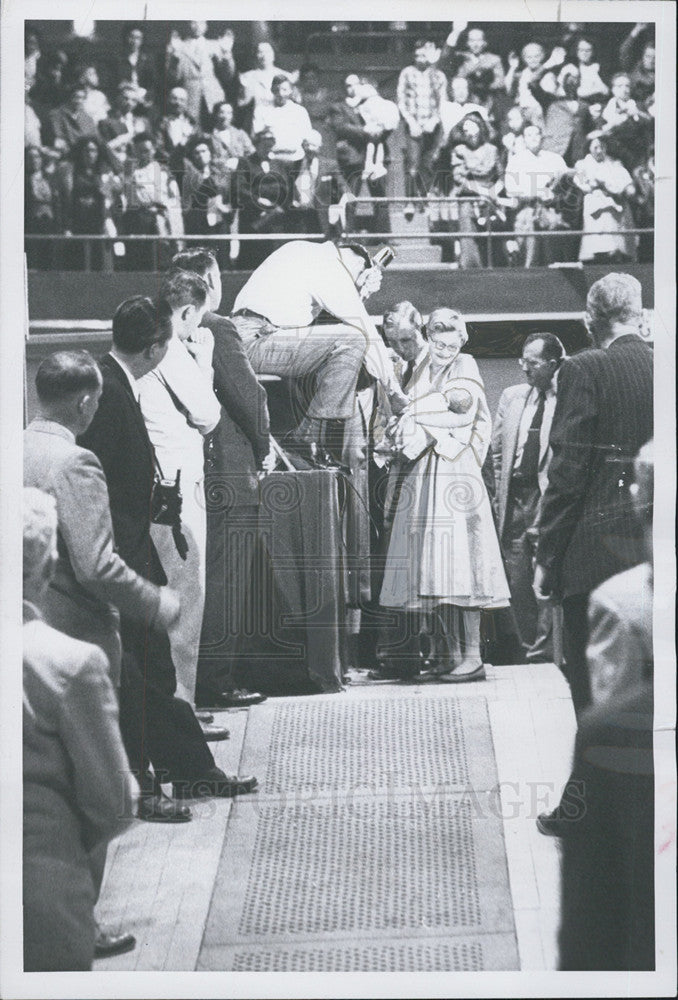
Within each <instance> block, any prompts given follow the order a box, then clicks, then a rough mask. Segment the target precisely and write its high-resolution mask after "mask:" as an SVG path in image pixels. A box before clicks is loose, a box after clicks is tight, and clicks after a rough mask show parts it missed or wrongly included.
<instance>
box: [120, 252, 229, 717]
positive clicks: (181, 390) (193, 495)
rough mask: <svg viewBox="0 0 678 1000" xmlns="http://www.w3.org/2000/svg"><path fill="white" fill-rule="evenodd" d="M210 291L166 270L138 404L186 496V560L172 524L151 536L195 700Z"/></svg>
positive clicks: (183, 684)
mask: <svg viewBox="0 0 678 1000" xmlns="http://www.w3.org/2000/svg"><path fill="white" fill-rule="evenodd" d="M207 297H208V288H207V285H206V283H205V282H204V281H203V279H202V278H200V277H199V276H198V275H197V274H193V273H192V272H188V271H181V270H179V269H178V268H177V269H173V270H171V271H169V272H168V274H166V275H165V277H164V279H163V281H162V284H161V287H160V293H159V309H160V310H163V309H165V308H168V309H169V311H170V312H171V316H172V337H171V339H170V342H169V347H168V349H167V354H166V355H165V357H164V358H163V360H162V361H161V363H160V364H159V365H158V367H157V368H155V369H154V370H153V371H152V372H149V373H148V374H147V375H144V376H143V378H141V379H140V380H139V382H138V388H139V402H140V404H141V412H142V413H143V417H144V421H145V423H146V429H147V430H148V435H149V437H150V439H151V442H152V444H153V447H154V449H155V454H156V459H157V462H158V465H159V469H160V470H162V473H161V474H162V476H163V478H165V479H169V480H172V481H174V480H175V479H176V477H177V475H178V474H180V485H181V493H182V497H183V501H182V510H181V524H182V532H183V534H184V537H185V539H186V541H187V543H188V552H187V553H186V554H185V558H182V556H181V554H180V553H179V552H178V550H177V546H176V544H175V540H174V537H173V534H172V529H171V528H169V527H168V526H166V525H161V524H153V525H152V526H151V534H152V537H153V542H154V544H155V546H156V548H157V550H158V555H159V556H160V561H161V563H162V568H163V569H164V571H165V575H166V576H167V579H168V582H169V585H170V586H171V587H173V588H174V589H176V590H177V591H178V592H179V595H180V598H181V606H182V613H181V617H180V619H179V621H178V622H177V623H176V624H175V625H174V626H172V627H171V628H170V629H168V635H169V638H170V645H171V649H172V660H173V662H174V664H175V667H176V672H177V697H179V698H183V699H184V700H185V701H188V702H189V703H190V704H191V705H195V681H196V673H197V667H198V648H199V644H200V629H201V627H202V615H203V608H204V603H205V539H206V530H207V524H206V512H205V493H204V457H203V437H204V435H206V434H209V433H210V432H211V431H213V430H214V428H215V427H216V425H217V424H218V423H219V419H220V417H221V408H220V405H219V400H218V399H217V397H216V396H215V394H214V392H213V390H212V378H213V372H212V352H213V350H214V337H213V335H212V333H211V332H210V331H209V330H207V329H203V328H202V327H200V322H201V320H202V317H203V314H204V313H205V310H206V308H207Z"/></svg>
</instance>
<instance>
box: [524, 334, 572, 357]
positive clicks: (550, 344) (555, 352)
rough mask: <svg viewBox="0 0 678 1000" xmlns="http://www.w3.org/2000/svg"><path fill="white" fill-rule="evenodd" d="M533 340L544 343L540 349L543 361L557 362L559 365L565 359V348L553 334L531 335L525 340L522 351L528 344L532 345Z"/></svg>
mask: <svg viewBox="0 0 678 1000" xmlns="http://www.w3.org/2000/svg"><path fill="white" fill-rule="evenodd" d="M535 340H542V341H543V342H544V343H543V345H542V349H541V356H542V358H543V359H544V361H557V362H558V364H560V362H561V361H562V360H563V358H564V357H565V348H564V347H563V342H562V341H561V339H560V337H556V335H555V333H531V334H530V335H529V337H526V338H525V343H524V344H523V350H524V349H525V348H526V347H527V345H528V344H532V343H534V341H535Z"/></svg>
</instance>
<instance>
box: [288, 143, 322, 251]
mask: <svg viewBox="0 0 678 1000" xmlns="http://www.w3.org/2000/svg"><path fill="white" fill-rule="evenodd" d="M302 146H303V149H304V158H303V160H302V161H301V164H300V166H299V170H298V172H297V175H296V177H295V178H294V192H293V195H292V205H291V207H290V209H289V212H288V217H289V226H290V230H291V231H292V232H295V233H319V232H322V231H323V224H322V222H321V218H320V208H321V205H320V203H319V195H318V181H319V175H320V159H319V156H318V153H319V152H320V149H321V146H322V136H321V135H320V133H319V132H317V131H316V130H315V129H312V130H311V134H310V135H309V137H308V138H307V139H304V141H303V143H302ZM322 207H324V206H322Z"/></svg>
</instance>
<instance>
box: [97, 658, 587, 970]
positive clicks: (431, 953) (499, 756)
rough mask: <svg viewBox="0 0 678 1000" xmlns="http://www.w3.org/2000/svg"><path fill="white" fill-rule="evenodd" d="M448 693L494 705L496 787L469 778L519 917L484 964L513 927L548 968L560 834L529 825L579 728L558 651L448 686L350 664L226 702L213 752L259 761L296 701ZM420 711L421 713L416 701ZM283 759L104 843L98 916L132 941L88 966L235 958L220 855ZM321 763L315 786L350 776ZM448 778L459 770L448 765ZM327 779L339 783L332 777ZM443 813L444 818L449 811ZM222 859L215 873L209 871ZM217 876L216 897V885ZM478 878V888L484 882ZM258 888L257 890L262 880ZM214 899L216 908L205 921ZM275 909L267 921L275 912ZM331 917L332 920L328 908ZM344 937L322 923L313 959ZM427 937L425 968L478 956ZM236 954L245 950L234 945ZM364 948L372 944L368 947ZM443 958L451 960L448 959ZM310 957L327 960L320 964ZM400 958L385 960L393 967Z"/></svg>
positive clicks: (334, 950)
mask: <svg viewBox="0 0 678 1000" xmlns="http://www.w3.org/2000/svg"><path fill="white" fill-rule="evenodd" d="M451 697H452V698H453V699H456V698H458V699H460V701H461V700H462V699H474V702H473V704H471V703H468V705H467V706H466V707H464V706H461V704H460V709H462V711H461V712H460V717H461V718H464V719H469V718H472V716H473V715H474V713H476V714H477V711H478V707H477V706H478V705H479V704H482V703H483V702H486V705H483V711H484V712H486V715H487V716H488V717H489V732H490V734H491V742H492V744H493V746H494V757H495V763H496V772H495V771H494V767H493V768H492V769H491V771H489V772H486V773H488V774H489V775H490V776H491V781H490V784H492V786H493V788H492V789H491V790H489V791H488V789H489V785H488V784H487V781H483V780H482V776H480V775H479V771H478V767H480V766H481V765H475V766H476V770H475V771H474V775H473V776H472V784H476V785H480V786H482V788H483V792H482V794H483V795H484V796H485V799H484V801H485V802H487V803H489V807H490V810H491V811H492V813H493V814H494V817H495V819H494V822H495V823H496V822H500V823H501V827H500V828H501V829H502V830H503V837H504V841H505V851H506V862H507V864H508V876H509V887H510V897H511V908H512V914H513V926H514V930H513V929H512V931H511V935H507V934H506V933H505V932H504V934H503V936H502V935H501V934H500V935H499V937H497V936H496V935H495V939H496V942H495V943H497V948H495V950H494V956H495V958H494V959H493V960H492V967H494V968H497V964H498V965H499V967H500V968H501V967H502V962H505V963H506V964H505V965H504V966H503V967H504V968H511V967H513V968H515V967H516V965H515V964H514V962H515V958H513V959H512V958H511V950H512V949H511V947H509V948H508V950H507V948H506V942H508V941H509V938H510V939H511V940H513V941H514V944H513V946H512V947H513V951H514V955H515V942H516V941H517V955H518V961H519V967H520V968H521V969H523V970H535V971H536V970H550V969H555V968H556V966H557V948H556V935H557V928H558V907H559V857H558V845H557V841H554V840H552V839H549V838H545V837H542V836H541V835H540V834H539V833H538V832H537V830H536V827H535V824H534V818H535V817H536V815H537V813H539V812H541V811H543V810H544V809H549V808H552V807H553V806H554V805H555V804H556V802H557V801H558V798H559V795H560V791H561V788H562V785H563V784H564V782H565V780H566V778H567V775H568V772H569V764H570V756H571V751H572V742H573V737H574V714H573V712H572V708H571V703H570V699H569V692H568V689H567V685H566V684H565V682H564V680H563V678H562V676H561V674H560V672H559V671H558V670H557V669H556V668H555V667H554V666H553V665H550V664H540V665H528V666H513V667H488V680H487V681H486V682H483V683H477V684H469V685H461V686H455V687H454V688H453V689H452V688H451V687H450V686H449V685H445V684H429V683H421V684H407V685H405V684H391V683H388V682H378V683H364V682H363V680H362V678H361V676H360V675H357V676H356V677H355V678H354V683H352V684H351V685H350V686H349V687H348V689H347V690H346V691H345V692H343V693H340V694H334V695H322V696H315V697H310V698H289V699H276V700H275V702H274V703H273V702H270V701H269V702H267V703H265V704H264V705H261V706H255V707H253V708H251V709H249V710H245V711H232V712H228V713H224V715H223V716H219V717H218V718H219V721H224V722H226V724H227V725H228V727H229V729H230V730H231V739H230V740H229V741H227V742H224V743H219V744H214V745H213V748H214V750H215V756H216V758H217V762H218V763H219V764H220V766H222V767H223V768H224V769H225V770H227V771H234V770H237V769H238V768H239V767H241V766H242V767H244V766H246V765H247V764H248V763H249V764H251V763H253V762H255V761H256V760H257V757H258V756H259V757H260V759H261V762H262V767H263V761H264V758H265V754H264V749H265V747H266V746H267V745H268V743H269V741H270V739H271V728H272V726H273V728H275V727H274V725H273V723H272V722H271V718H272V715H277V716H279V717H282V716H285V717H287V718H293V717H294V715H296V713H297V712H299V713H300V715H305V716H307V717H309V718H310V717H311V715H313V716H317V715H318V713H319V712H320V714H323V709H322V706H323V703H326V705H327V711H328V712H329V713H330V714H332V713H333V711H334V710H333V708H332V706H334V705H336V706H339V705H342V704H346V706H347V708H349V707H351V708H353V707H354V708H355V710H356V711H355V712H353V714H354V715H355V716H356V718H357V717H360V718H363V719H367V718H368V717H369V716H370V715H371V714H374V713H375V712H376V713H377V715H378V716H379V718H380V719H384V718H386V717H391V716H390V714H389V711H388V702H389V701H390V700H391V699H394V700H396V701H399V702H404V704H403V705H402V706H400V705H399V706H396V705H393V710H394V711H395V710H396V708H398V709H403V710H404V709H406V708H407V706H408V705H412V704H417V702H416V699H421V705H422V707H424V705H425V706H426V711H427V712H429V713H430V714H431V716H432V720H433V717H435V718H437V717H438V716H439V715H440V713H441V712H442V711H443V710H444V706H445V705H449V703H450V699H451ZM438 703H439V704H438ZM283 708H284V712H283V713H282V715H281V713H280V712H279V711H275V712H272V709H275V710H279V709H283ZM385 708H386V711H385ZM469 711H470V712H471V716H469V714H468V713H469ZM418 712H419V714H421V709H418ZM309 713H311V715H309ZM334 714H336V713H334ZM375 717H376V716H375ZM393 717H395V716H393ZM372 738H374V736H373V737H372ZM404 738H405V737H404ZM309 739H310V740H311V742H312V734H309ZM321 742H322V741H321ZM324 742H325V743H326V740H325V741H324ZM243 753H244V759H243ZM481 757H482V755H481ZM241 760H242V764H241ZM300 768H301V770H300ZM294 769H296V770H295V772H294V773H295V774H297V776H299V775H301V776H302V777H303V775H304V774H305V773H306V772H305V771H304V770H303V761H300V760H298V759H297V760H295V762H294ZM294 769H293V770H294ZM481 769H482V767H481ZM285 773H288V774H291V773H292V772H291V771H286V768H285V767H283V768H282V769H280V768H278V769H275V768H273V770H270V771H269V774H268V778H267V775H266V774H264V773H259V774H258V776H259V778H260V781H261V783H262V793H261V795H260V797H259V798H257V796H252V797H247V798H244V799H242V800H239V801H238V802H237V804H236V807H235V810H234V808H233V803H232V802H230V801H229V800H221V801H215V800H208V801H206V802H203V803H195V804H193V806H192V808H193V814H194V818H193V821H192V822H191V823H187V824H182V825H177V826H171V825H153V824H144V823H140V822H139V823H135V824H134V826H133V827H132V828H131V829H129V830H128V831H127V832H126V833H125V834H124V835H123V836H121V837H120V838H118V839H117V840H116V841H115V842H114V843H113V844H112V845H111V848H110V851H109V857H108V864H107V870H106V875H105V879H104V885H103V888H102V895H101V899H100V903H99V909H98V916H99V919H100V920H101V922H103V923H106V924H110V925H111V926H112V927H113V928H114V929H121V928H124V929H125V930H126V931H131V932H133V933H134V934H135V935H136V936H137V939H138V946H137V948H136V949H135V951H133V952H130V953H128V954H127V955H121V956H118V957H115V958H111V959H107V960H102V961H98V962H96V963H95V969H96V970H97V971H103V970H111V971H112V970H120V971H122V970H130V971H131V970H138V971H142V970H157V971H160V970H174V971H179V970H186V971H188V970H194V969H200V968H202V969H212V970H214V969H218V968H226V967H229V966H228V965H227V964H221V965H220V958H219V955H220V954H221V955H223V963H227V962H232V961H234V960H235V959H236V957H237V956H236V955H235V951H234V949H233V948H231V949H230V950H229V949H228V948H226V947H221V946H219V945H218V938H219V929H220V925H221V923H220V922H223V923H227V922H228V918H230V916H231V914H230V912H229V901H228V895H227V893H228V878H224V866H226V871H227V869H228V865H229V863H231V861H232V863H233V865H237V863H238V854H237V850H236V847H235V845H237V843H238V839H239V834H241V833H242V830H241V829H240V828H241V827H242V826H243V820H242V818H239V817H242V816H243V815H245V814H246V811H247V809H250V810H251V809H254V810H255V811H259V812H260V813H263V811H264V807H265V805H266V802H267V801H269V800H270V798H271V794H272V793H273V792H274V791H275V783H276V781H278V780H279V778H280V777H281V775H282V776H284V774H285ZM455 773H456V772H455ZM323 774H324V778H323V780H324V781H329V782H330V784H329V785H328V787H327V788H326V789H325V791H324V792H322V794H321V797H322V796H323V795H324V796H325V797H328V796H329V795H330V794H331V793H332V792H333V791H337V792H339V791H340V790H341V789H340V786H342V787H343V784H345V781H344V779H343V777H341V778H340V777H339V776H338V774H337V772H336V771H334V770H333V769H332V768H331V767H330V768H326V769H325V770H324V771H323ZM424 777H425V776H424ZM497 779H498V780H497ZM450 780H456V779H455V778H454V775H452V778H451V779H450ZM267 781H268V784H267ZM333 782H334V785H335V787H334V788H332V787H331V785H332V783H333ZM424 783H425V782H424ZM401 791H402V790H401ZM269 805H270V802H269ZM436 815H439V817H440V818H439V822H440V831H439V836H440V838H441V843H442V841H443V838H444V837H445V836H446V835H447V832H448V829H447V826H446V825H445V826H444V825H443V821H444V815H443V813H436V811H433V812H430V814H429V816H430V821H431V822H436V819H435V817H436ZM324 819H325V822H326V823H327V822H330V823H331V818H330V819H329V820H328V817H327V816H325V817H324ZM445 822H446V823H448V822H449V819H448V820H447V821H445ZM264 826H265V825H264ZM243 829H244V827H243ZM270 829H271V830H274V829H276V827H275V826H273V827H271V828H270ZM260 830H263V832H260V837H261V836H264V837H265V836H268V835H272V834H267V832H266V829H264V827H262V826H261V824H260ZM231 844H233V845H234V847H233V849H231V846H230V845H231ZM266 846H267V845H266V844H265V843H263V844H262V845H260V847H261V849H262V850H264V851H265V850H266ZM220 863H221V874H220V877H219V879H217V872H218V869H219V865H220ZM242 880H243V879H242V873H241V872H239V871H237V870H236V869H235V868H234V879H233V883H234V895H237V893H236V892H235V889H236V883H239V882H242ZM383 881H384V879H383V878H382V879H381V882H383ZM215 887H217V892H218V898H214V894H215ZM382 888H383V887H382ZM490 889H491V887H490ZM483 891H487V886H486V887H485V888H484V890H483ZM501 891H502V890H501V888H500V887H499V886H498V887H497V900H496V901H495V902H499V896H500V893H501ZM262 892H265V888H264V887H262ZM503 892H504V893H505V892H506V890H505V889H504V890H503ZM281 899H282V897H281ZM488 903H489V904H490V906H489V910H492V905H491V904H492V899H491V891H490V895H489V896H488ZM235 905H236V904H235V900H234V906H235ZM328 906H329V900H328ZM210 911H211V912H212V918H211V925H210V927H209V929H208V915H209V914H210ZM219 914H221V916H219ZM233 919H235V918H233ZM267 919H268V918H267ZM215 921H216V923H215ZM272 923H273V924H275V920H273V921H272ZM340 925H341V921H340V920H339V922H338V926H340ZM328 926H331V921H330V924H329V925H328ZM497 926H498V925H497ZM215 927H216V937H215ZM500 929H501V928H500ZM486 930H487V931H488V933H489V932H490V931H491V930H492V928H491V927H490V926H489V925H488V927H487V928H486ZM206 931H207V932H208V933H207V934H206ZM504 931H505V928H504ZM490 937H491V935H490V936H489V937H488V938H487V939H486V941H487V942H488V943H491V942H490ZM345 938H346V934H345V932H342V931H341V930H339V929H338V930H337V931H336V934H334V932H332V931H330V932H329V933H328V934H325V935H324V936H323V940H322V942H320V943H318V944H317V947H316V948H315V950H316V951H317V952H318V955H317V956H316V957H315V958H313V961H317V962H320V963H322V962H327V961H329V960H330V959H328V958H327V956H328V955H331V956H332V955H333V956H334V958H331V960H332V961H336V962H340V961H346V960H349V959H346V957H345V956H346V955H347V954H348V952H347V951H346V948H344V949H343V951H342V947H343V946H342V940H344V943H345ZM215 942H216V946H215ZM367 944H369V942H367ZM367 944H366V947H367ZM424 944H425V942H420V943H419V946H418V945H417V942H415V941H414V940H413V941H412V947H411V949H410V952H411V955H412V956H414V957H412V958H411V961H412V962H415V963H417V962H418V963H419V967H422V964H421V963H424V964H423V967H424V968H426V967H427V965H426V963H427V962H430V963H431V965H430V967H431V969H434V968H445V967H450V968H453V967H456V968H469V969H473V968H477V967H478V966H477V965H474V964H473V963H474V962H477V960H478V959H477V954H476V952H475V951H474V948H477V943H474V942H471V941H466V940H465V939H464V938H459V939H458V941H457V944H456V945H454V947H455V948H456V949H457V950H456V951H455V950H454V948H452V946H451V945H450V943H449V942H448V941H446V940H445V939H443V938H440V939H439V942H438V945H437V946H430V941H429V942H428V950H426V949H425V948H424ZM206 946H207V947H206ZM371 947H372V951H371V952H370V951H369V949H368V950H366V951H364V954H363V956H362V958H361V959H360V960H362V961H370V960H371V959H370V958H369V956H370V955H374V961H375V963H377V964H376V966H375V971H377V968H380V969H384V968H389V962H392V963H395V962H397V961H402V960H403V959H402V953H401V957H400V959H399V958H398V953H397V952H396V951H394V950H393V948H392V947H391V946H389V947H390V950H389V947H387V948H385V949H384V947H382V946H381V945H378V943H377V942H372V944H371ZM220 948H221V950H220ZM417 948H418V949H419V950H417ZM422 948H424V950H423V951H422ZM441 948H442V949H443V950H442V951H441V950H440V949H441ZM380 949H381V950H380ZM436 949H437V950H436ZM239 954H240V955H242V952H240V953H239ZM247 955H248V958H247V960H248V961H249V962H250V966H249V967H250V968H252V967H256V964H257V961H258V960H259V958H260V959H261V961H262V962H265V963H268V964H267V965H263V966H261V967H265V968H270V969H274V968H280V969H283V968H287V967H288V966H287V965H285V964H284V963H285V962H294V961H297V959H295V958H294V956H292V957H291V958H290V953H289V951H288V952H286V953H285V955H284V956H283V957H281V952H280V948H279V944H278V945H275V944H274V945H272V946H270V947H268V949H263V948H261V947H260V955H259V956H257V954H256V953H252V950H251V948H250V949H249V951H248V953H247ZM365 955H367V956H368V957H367V958H365ZM349 958H350V956H349ZM303 959H304V961H308V953H307V952H304V956H303ZM355 961H358V959H357V958H356V959H355ZM215 963H216V964H215ZM271 963H273V964H271ZM276 963H278V964H276ZM280 963H283V964H282V965H281V964H280ZM446 963H450V964H449V965H448V966H446ZM230 967H231V968H232V967H233V966H232V965H231V966H230ZM293 967H294V966H291V968H293ZM319 967H320V968H323V967H326V966H323V965H322V964H321V965H320V966H319ZM396 967H397V966H396V965H393V969H394V970H395V968H396Z"/></svg>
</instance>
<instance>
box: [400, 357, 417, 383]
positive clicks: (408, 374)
mask: <svg viewBox="0 0 678 1000" xmlns="http://www.w3.org/2000/svg"><path fill="white" fill-rule="evenodd" d="M413 371H414V361H408V362H407V364H406V365H405V371H404V372H403V381H402V386H403V389H406V388H407V383H408V382H409V381H410V379H411V378H412V372H413Z"/></svg>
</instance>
